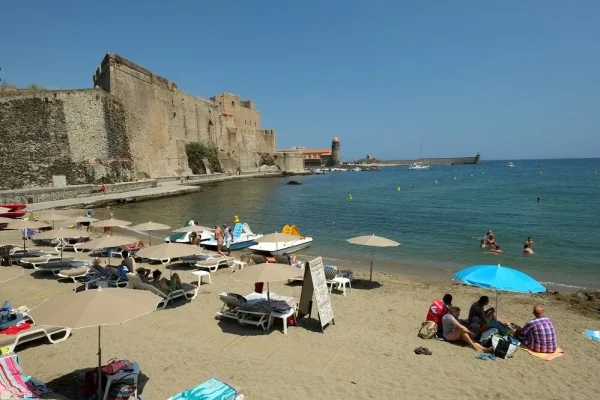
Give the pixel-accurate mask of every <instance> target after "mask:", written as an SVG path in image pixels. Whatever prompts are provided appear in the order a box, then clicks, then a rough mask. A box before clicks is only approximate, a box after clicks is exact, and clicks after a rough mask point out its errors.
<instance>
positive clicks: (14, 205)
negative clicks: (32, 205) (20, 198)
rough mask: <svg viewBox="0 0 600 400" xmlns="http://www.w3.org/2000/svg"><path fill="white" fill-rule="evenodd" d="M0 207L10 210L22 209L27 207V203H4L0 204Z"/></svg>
mask: <svg viewBox="0 0 600 400" xmlns="http://www.w3.org/2000/svg"><path fill="white" fill-rule="evenodd" d="M0 207H4V208H8V209H9V210H11V211H17V210H23V209H25V208H26V207H27V204H23V203H4V204H0Z"/></svg>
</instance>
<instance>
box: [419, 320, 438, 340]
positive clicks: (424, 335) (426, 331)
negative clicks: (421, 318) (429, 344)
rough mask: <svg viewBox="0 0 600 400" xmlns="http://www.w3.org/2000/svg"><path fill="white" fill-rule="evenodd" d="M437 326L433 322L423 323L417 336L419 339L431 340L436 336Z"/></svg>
mask: <svg viewBox="0 0 600 400" xmlns="http://www.w3.org/2000/svg"><path fill="white" fill-rule="evenodd" d="M437 330H438V326H437V324H436V323H435V322H433V321H425V322H423V324H422V325H421V329H419V334H418V336H419V337H420V338H421V339H433V338H434V337H435V335H437Z"/></svg>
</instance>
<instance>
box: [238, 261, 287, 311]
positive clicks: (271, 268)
mask: <svg viewBox="0 0 600 400" xmlns="http://www.w3.org/2000/svg"><path fill="white" fill-rule="evenodd" d="M297 276H298V268H296V267H292V266H291V265H287V264H278V263H264V264H256V265H250V266H249V267H246V268H244V269H242V270H238V271H236V272H235V273H233V275H232V277H233V279H234V280H236V281H240V282H267V300H268V301H269V308H270V307H271V296H270V294H269V293H270V288H269V282H281V281H287V280H288V279H292V278H295V277H297Z"/></svg>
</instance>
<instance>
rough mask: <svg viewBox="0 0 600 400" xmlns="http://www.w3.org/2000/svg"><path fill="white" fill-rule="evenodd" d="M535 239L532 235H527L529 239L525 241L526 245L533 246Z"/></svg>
mask: <svg viewBox="0 0 600 400" xmlns="http://www.w3.org/2000/svg"><path fill="white" fill-rule="evenodd" d="M533 243H534V241H533V239H532V238H531V236H527V240H526V241H525V244H526V245H529V247H531V246H532V245H533Z"/></svg>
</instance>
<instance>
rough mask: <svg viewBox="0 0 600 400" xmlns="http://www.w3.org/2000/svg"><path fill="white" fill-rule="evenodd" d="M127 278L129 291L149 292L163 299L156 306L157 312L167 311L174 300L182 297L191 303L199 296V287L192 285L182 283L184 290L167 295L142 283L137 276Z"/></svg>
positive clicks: (131, 275) (129, 275)
mask: <svg viewBox="0 0 600 400" xmlns="http://www.w3.org/2000/svg"><path fill="white" fill-rule="evenodd" d="M127 278H128V279H129V280H128V281H127V286H126V287H127V288H128V289H138V290H149V291H151V292H152V293H154V294H155V295H157V296H160V297H162V298H163V300H161V301H160V303H158V305H157V306H156V309H157V310H163V309H165V308H166V307H167V305H168V304H169V302H171V303H172V302H173V300H175V299H178V298H180V297H185V299H186V300H190V301H191V300H194V299H195V298H196V297H197V296H198V286H196V285H192V284H190V283H185V282H181V286H182V289H178V290H175V291H173V292H171V293H169V294H168V295H167V294H165V293H163V292H162V291H161V290H159V289H158V288H156V287H155V286H153V285H150V284H148V283H144V282H142V280H141V279H140V277H139V276H138V275H137V274H127Z"/></svg>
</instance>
